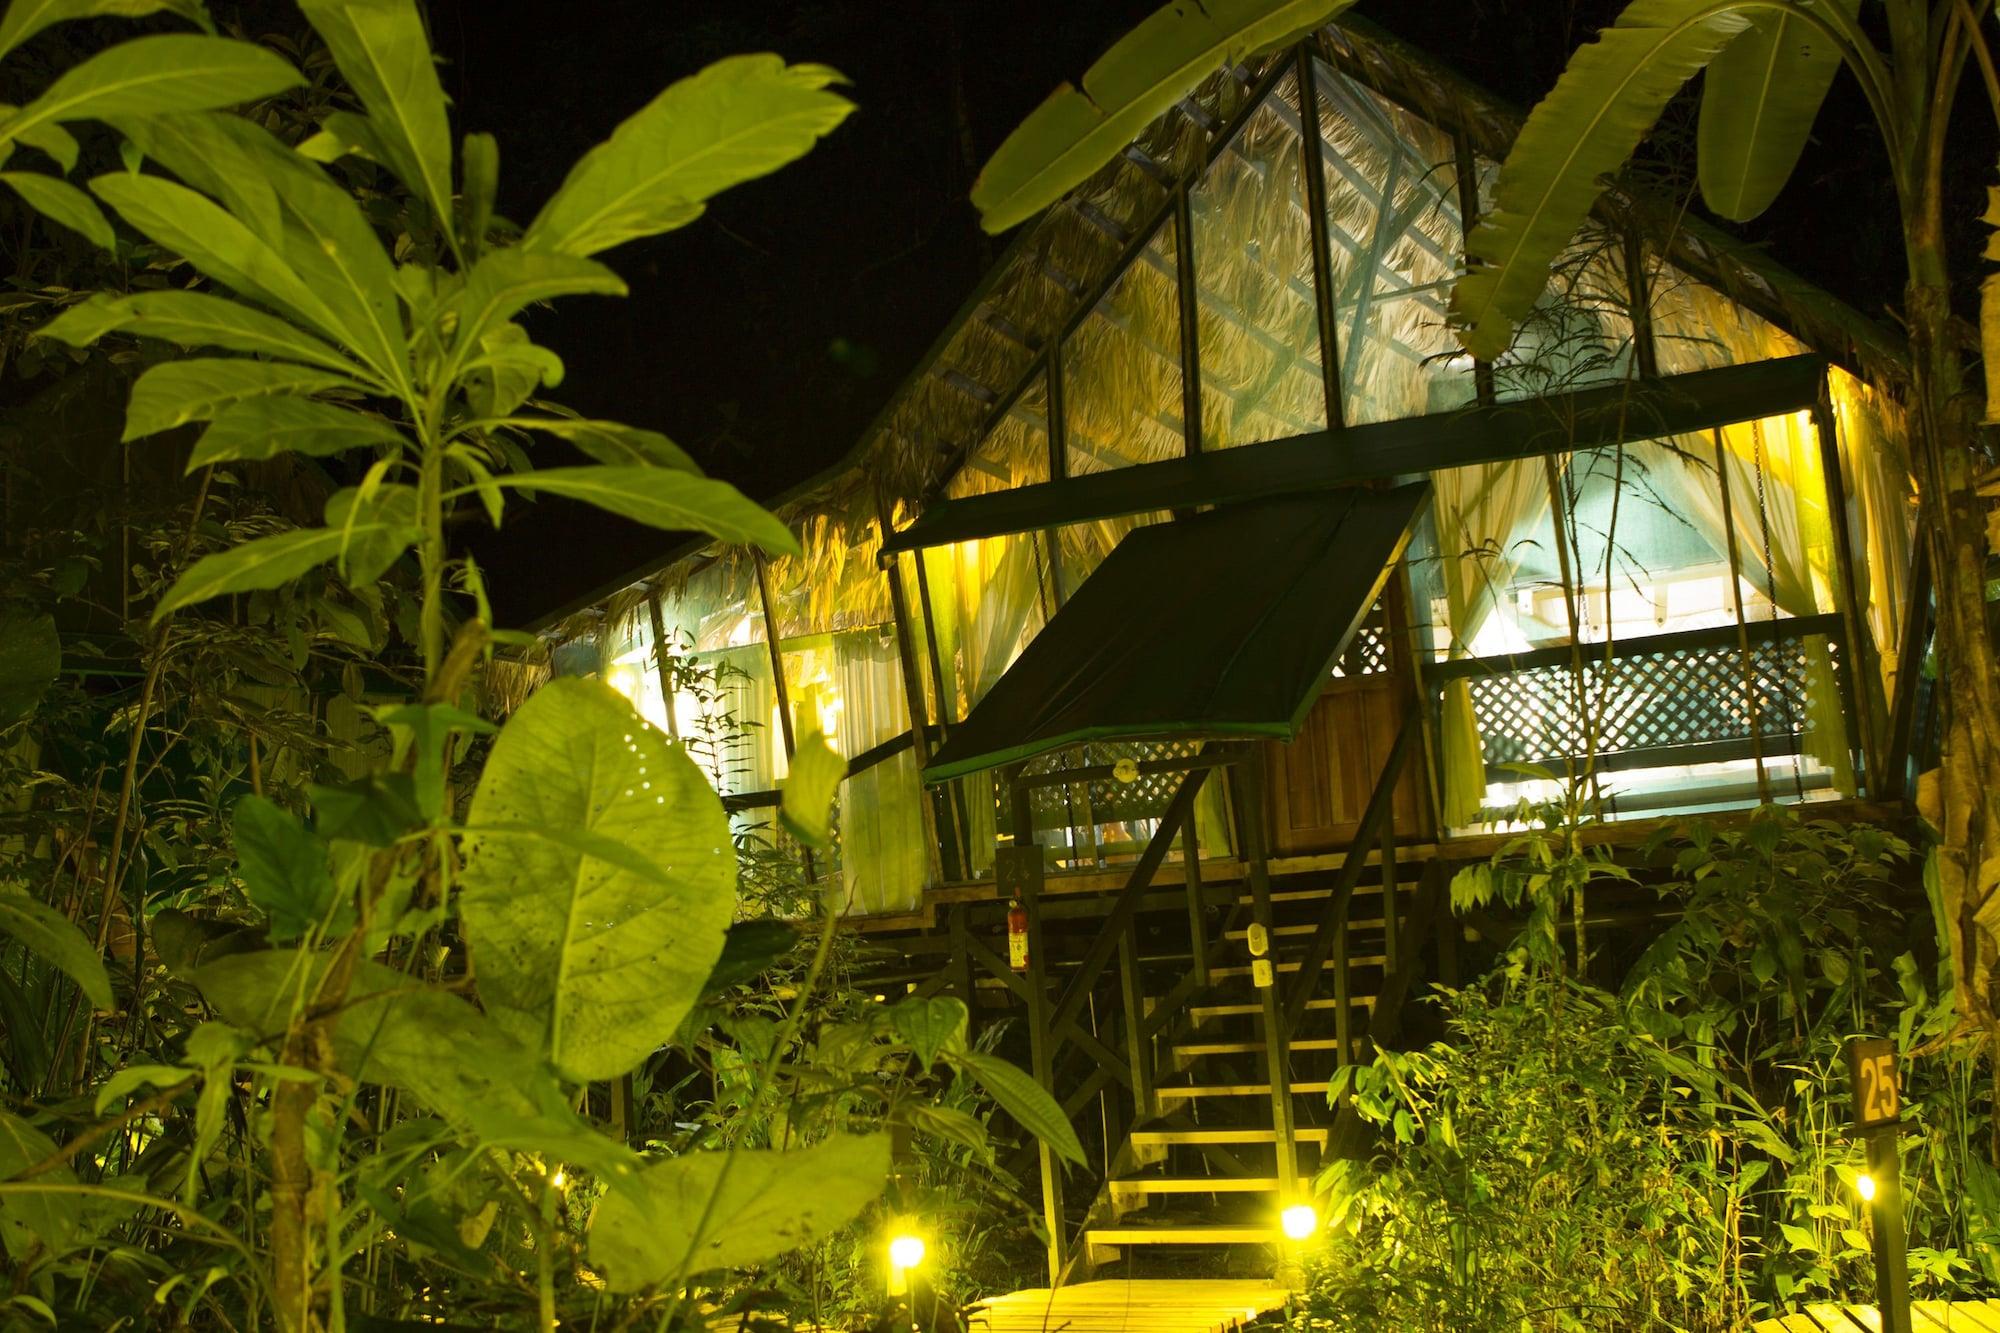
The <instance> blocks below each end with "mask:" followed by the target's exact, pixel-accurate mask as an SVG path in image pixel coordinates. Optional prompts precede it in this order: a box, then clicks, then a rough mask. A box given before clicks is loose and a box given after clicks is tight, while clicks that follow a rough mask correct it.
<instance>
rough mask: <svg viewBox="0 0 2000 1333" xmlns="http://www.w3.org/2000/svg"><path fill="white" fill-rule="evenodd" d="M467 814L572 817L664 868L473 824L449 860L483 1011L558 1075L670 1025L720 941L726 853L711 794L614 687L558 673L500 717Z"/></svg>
mask: <svg viewBox="0 0 2000 1333" xmlns="http://www.w3.org/2000/svg"><path fill="white" fill-rule="evenodd" d="M467 822H468V823H469V824H470V825H472V826H473V827H474V828H478V827H480V826H482V825H495V826H499V827H502V828H508V829H521V828H530V829H532V828H547V829H551V830H573V831H576V832H581V833H586V834H589V835H591V836H593V837H598V838H605V839H609V840H610V841H613V842H617V843H621V844H623V845H624V846H625V847H627V848H629V849H631V850H632V851H633V852H635V853H637V854H639V855H641V856H644V857H645V858H647V859H648V860H649V861H650V862H652V863H653V864H655V865H657V866H659V867H661V868H662V870H663V871H664V874H665V878H664V880H661V879H655V878H651V877H648V876H644V875H641V874H638V873H636V872H635V870H634V869H633V868H632V867H630V866H625V865H616V864H612V863H609V862H607V861H604V860H600V859H598V858H597V857H594V856H591V855H589V854H588V853H586V852H584V851H582V850H579V849H578V848H576V847H575V846H572V845H568V844H566V843H565V842H564V841H563V840H562V839H560V838H554V837H552V838H523V837H517V836H509V837H496V838H483V837H480V836H478V835H477V834H474V835H472V836H470V837H469V838H468V849H467V855H466V862H465V868H464V871H463V873H462V874H461V876H460V883H461V884H462V885H463V895H462V897H461V900H460V911H461V913H462V915H463V917H464V921H465V930H466V935H467V937H468V939H469V940H470V941H471V944H472V950H473V956H474V958H475V959H476V960H477V962H476V966H477V968H478V970H479V993H480V998H481V1000H482V1001H483V1002H484V1003H485V1005H486V1007H487V1011H488V1012H489V1013H491V1014H492V1015H493V1016H494V1018H495V1019H496V1020H497V1021H499V1022H500V1023H501V1024H502V1026H504V1027H506V1028H507V1029H508V1030H509V1031H510V1032H512V1033H514V1034H515V1035H516V1036H517V1037H519V1038H520V1039H521V1040H523V1041H524V1042H527V1043H528V1044H530V1045H532V1046H534V1047H535V1048H536V1049H537V1050H539V1051H541V1052H543V1053H544V1054H546V1055H547V1056H549V1058H550V1059H552V1060H553V1061H554V1063H555V1065H556V1067H557V1068H558V1069H560V1070H562V1071H563V1072H564V1073H565V1074H567V1075H568V1076H570V1077H571V1078H575V1079H605V1078H615V1077H617V1076H619V1075H621V1074H624V1073H626V1072H627V1071H629V1070H630V1069H632V1067H633V1066H635V1065H636V1064H638V1063H639V1061H641V1060H643V1059H644V1058H645V1057H646V1056H648V1055H650V1054H651V1053H652V1052H653V1051H654V1050H656V1049H658V1048H659V1046H660V1045H661V1044H663V1043H664V1042H666V1041H667V1040H668V1039H669V1038H670V1037H671V1036H672V1035H673V1032H674V1030H675V1028H677V1027H678V1026H679V1025H680V1021H681V1018H682V1017H683V1015H685V1014H686V1012H687V1010H688V1009H689V1007H690V1006H692V1005H693V1004H694V1002H695V1000H696V999H698V998H699V997H700V995H701V989H702V983H703V982H704V981H706V980H707V978H708V974H709V972H710V970H711V969H713V968H714V966H715V962H716V959H717V958H718V957H719V956H720V954H721V952H722V939H723V933H724V931H726V930H727V929H728V927H729V921H730V918H731V917H732V916H733V915H734V913H735V883H736V861H735V854H734V851H733V849H732V846H731V843H730V839H729V822H728V820H727V819H726V818H725V817H724V816H723V813H722V802H721V799H720V798H719V797H717V796H716V794H715V791H714V789H713V788H711V787H710V786H709V785H708V782H707V780H706V779H705V778H703V777H702V775H701V770H700V769H699V768H697V767H696V766H695V763H694V761H693V760H692V759H689V758H688V757H687V755H686V753H685V752H684V751H682V750H681V749H680V748H679V747H678V746H674V745H669V744H668V742H667V739H666V737H664V736H662V735H661V734H660V733H659V732H658V731H656V730H654V728H653V727H652V726H650V725H649V724H648V723H647V722H646V721H645V720H644V719H642V718H641V717H640V716H639V715H638V714H637V713H636V712H634V711H633V709H632V705H631V704H630V703H629V702H627V701H626V699H625V698H624V696H622V695H620V694H619V693H617V691H615V690H613V689H611V688H610V687H609V686H607V685H603V684H600V683H598V682H595V681H587V680H579V679H563V680H556V681H552V682H550V683H549V684H548V685H545V686H543V687H542V689H541V690H540V691H538V692H537V693H536V694H535V695H534V696H533V697H532V698H530V699H529V700H528V702H527V703H526V704H524V705H522V707H521V708H520V709H519V711H517V712H516V713H515V714H514V716H513V717H512V718H511V719H510V720H509V721H508V723H507V725H506V726H505V727H504V728H503V729H502V730H501V732H500V736H499V739H497V740H496V741H495V742H494V744H493V750H492V753H491V755H490V756H489V757H488V758H487V761H486V770H485V772H484V773H483V774H482V775H481V777H480V780H479V788H478V790H477V792H476V793H475V794H474V795H473V798H472V809H471V812H470V816H469V818H468V820H467Z"/></svg>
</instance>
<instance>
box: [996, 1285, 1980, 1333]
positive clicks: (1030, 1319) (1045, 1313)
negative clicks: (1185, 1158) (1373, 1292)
mask: <svg viewBox="0 0 2000 1333" xmlns="http://www.w3.org/2000/svg"><path fill="white" fill-rule="evenodd" d="M1289 1294H1290V1293H1289V1292H1287V1291H1286V1290H1285V1288H1283V1287H1282V1286H1280V1285H1278V1284H1277V1283H1275V1282H1264V1281H1254V1280H1253V1281H1241V1282H1237V1281H1207V1280H1200V1279H1193V1278H1186V1279H1176V1278H1166V1279H1161V1280H1158V1281H1122V1280H1119V1279H1115V1278H1114V1279H1110V1280H1107V1281H1103V1282H1079V1283H1077V1284H1076V1285H1074V1286H1069V1287H1063V1288H1061V1289H1060V1290H1057V1291H1050V1290H1049V1289H1048V1288H1047V1287H1032V1288H1030V1289H1028V1290H1027V1291H1017V1292H1015V1293H1013V1294H1012V1295H1010V1296H993V1297H989V1298H988V1299H986V1300H983V1301H980V1302H979V1303H978V1307H977V1308H975V1309H974V1310H973V1311H972V1314H971V1317H970V1319H969V1320H968V1323H969V1324H970V1325H971V1333H1230V1330H1233V1329H1237V1328H1241V1327H1242V1326H1243V1325H1244V1324H1247V1323H1249V1322H1250V1321H1251V1320H1253V1319H1255V1318H1256V1317H1257V1316H1258V1315H1261V1314H1268V1313H1269V1312H1270V1311H1272V1310H1280V1309H1283V1308H1284V1305H1285V1299H1286V1297H1287V1296H1288V1295H1289ZM1981 1333H1985V1331H1984V1330H1982V1331H1981Z"/></svg>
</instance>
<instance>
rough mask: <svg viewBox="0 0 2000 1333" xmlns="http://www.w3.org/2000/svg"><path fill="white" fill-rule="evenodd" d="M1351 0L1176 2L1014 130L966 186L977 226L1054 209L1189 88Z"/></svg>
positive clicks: (1009, 222)
mask: <svg viewBox="0 0 2000 1333" xmlns="http://www.w3.org/2000/svg"><path fill="white" fill-rule="evenodd" d="M1353 3H1354V0H1207V3H1205V4H1193V5H1191V4H1187V3H1184V0H1174V2H1173V3H1171V4H1168V5H1167V6H1165V7H1164V8H1162V9H1159V10H1156V11H1155V12H1154V13H1153V14H1151V15H1150V16H1149V17H1148V18H1147V19H1146V21H1145V22H1143V23H1141V24H1140V25H1139V26H1138V27H1136V28H1134V29H1133V30H1132V31H1131V32H1129V33H1127V34H1126V35H1125V36H1124V37H1122V38H1120V39H1119V41H1118V44H1117V45H1115V46H1113V47H1112V48H1111V49H1110V50H1109V51H1106V52H1105V53H1104V54H1103V55H1102V56H1100V57H1098V60H1097V63H1096V64H1094V65H1092V66H1091V67H1090V68H1089V70H1087V71H1086V72H1085V73H1084V76H1083V88H1082V90H1081V91H1079V90H1078V89H1076V88H1074V87H1072V86H1071V85H1069V84H1067V83H1065V84H1064V85H1063V86H1062V87H1060V88H1058V89H1056V90H1055V92H1053V93H1051V94H1049V97H1048V100H1047V101H1045V102H1043V103H1042V104H1041V105H1040V106H1038V107H1036V108H1035V110H1034V112H1033V113H1032V114H1031V115H1030V116H1029V117H1028V118H1027V119H1026V120H1024V121H1022V122H1021V124H1020V125H1019V126H1018V127H1016V129H1015V130H1014V132H1013V133H1012V134H1010V135H1008V136H1007V138H1006V141H1005V142H1003V143H1002V144H1001V145H1000V148H999V150H998V151H997V152H995V153H994V154H993V156H992V157H991V158H990V159H988V160H987V163H986V165H985V167H984V168H982V169H981V170H980V173H979V179H978V180H977V181H975V182H974V183H973V186H972V203H973V206H974V207H976V208H978V210H979V223H980V225H981V226H983V227H984V228H986V230H987V231H989V232H997V231H1005V230H1006V229H1007V228H1009V227H1011V226H1014V225H1015V224H1016V223H1019V222H1025V221H1027V220H1028V219H1029V218H1031V217H1033V216H1034V215H1035V214H1037V213H1039V212H1041V211H1042V210H1043V209H1044V208H1047V207H1048V206H1049V205H1050V204H1053V203H1054V202H1055V201H1056V200H1058V199H1060V198H1062V197H1063V195H1065V194H1067V193H1068V192H1069V191H1070V190H1071V189H1073V188H1075V187H1076V186H1078V185H1081V184H1082V183H1083V182H1084V181H1085V180H1088V179H1089V178H1090V176H1091V174H1092V173H1093V172H1095V171H1096V170H1097V169H1098V168H1099V167H1101V166H1103V165H1104V164H1105V163H1106V162H1109V161H1110V160H1111V159H1112V158H1114V157H1116V156H1117V155H1118V154H1119V153H1121V152H1123V151H1124V149H1125V145H1127V144H1129V143H1131V142H1132V140H1134V139H1136V138H1137V137H1138V136H1139V132H1140V131H1141V130H1143V129H1145V128H1146V126H1147V125H1149V124H1150V123H1152V121H1153V120H1154V119H1155V118H1157V117H1159V116H1161V115H1164V114H1165V113H1166V111H1167V109H1168V108H1169V107H1171V106H1173V104H1174V103H1176V102H1178V101H1180V100H1181V99H1182V98H1183V97H1186V96H1187V95H1188V93H1189V92H1190V91H1192V90H1193V89H1194V87H1195V85H1197V84H1199V83H1200V82H1201V81H1202V80H1203V79H1205V78H1207V77H1208V76H1209V75H1210V74H1213V73H1214V72H1215V71H1216V70H1218V69H1221V68H1222V67H1223V66H1225V65H1233V64H1235V63H1237V62H1238V61H1241V60H1242V59H1244V58H1245V57H1246V56H1248V55H1251V54H1252V53H1254V52H1257V51H1260V50H1265V49H1268V48H1270V47H1273V46H1277V45H1279V44H1280V43H1283V42H1285V41H1287V40H1288V39H1290V38H1292V37H1296V36H1298V35H1299V34H1300V33H1303V32H1305V31H1307V30H1308V29H1311V28H1316V27H1318V26H1319V25H1321V24H1323V23H1325V22H1326V21H1327V20H1328V19H1330V18H1332V17H1333V16H1334V15H1335V14H1338V13H1339V12H1340V11H1342V10H1343V9H1346V8H1347V7H1348V6H1349V5H1351V4H1353Z"/></svg>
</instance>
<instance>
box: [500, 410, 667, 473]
mask: <svg viewBox="0 0 2000 1333" xmlns="http://www.w3.org/2000/svg"><path fill="white" fill-rule="evenodd" d="M506 424H507V425H509V426H518V427H520V428H521V429H523V430H533V431H540V432H541V433H542V434H544V435H553V436H555V437H556V438H557V439H560V440H568V441H569V442H570V443H571V444H573V445H575V446H576V447H577V448H578V449H581V450H582V451H583V452H584V453H586V454H589V455H590V456H591V457H592V458H594V459H596V460H597V461H598V462H600V463H609V464H612V465H614V466H622V465H627V464H636V465H639V466H642V467H664V468H674V469H676V470H678V471H681V472H692V473H694V474H695V475H697V476H699V475H700V474H701V468H700V466H699V465H698V464H696V462H695V461H694V459H693V458H691V457H689V456H688V452H687V450H685V449H683V448H681V447H680V446H679V445H678V444H675V443H674V442H673V441H672V440H670V439H668V438H667V437H666V436H664V435H662V434H660V433H659V432H658V431H656V430H641V429H639V428H638V427H637V426H626V425H621V424H620V423H618V422H616V421H593V420H589V419H586V418H583V417H510V418H508V419H507V421H506Z"/></svg>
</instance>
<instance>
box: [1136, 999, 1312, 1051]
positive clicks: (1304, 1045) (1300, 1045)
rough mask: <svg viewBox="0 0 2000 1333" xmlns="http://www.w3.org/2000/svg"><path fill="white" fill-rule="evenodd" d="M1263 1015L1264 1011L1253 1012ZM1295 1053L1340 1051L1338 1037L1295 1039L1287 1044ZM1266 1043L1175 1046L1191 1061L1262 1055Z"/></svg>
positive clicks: (1196, 1043)
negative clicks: (1205, 1058)
mask: <svg viewBox="0 0 2000 1333" xmlns="http://www.w3.org/2000/svg"><path fill="white" fill-rule="evenodd" d="M1252 1012H1254V1013H1262V1012H1264V1011H1263V1009H1262V1008H1261V1007H1260V1008H1257V1009H1254V1010H1252ZM1286 1045H1287V1046H1289V1047H1290V1048H1291V1049H1292V1050H1295V1051H1337V1050H1339V1049H1340V1039H1339V1038H1338V1037H1294V1038H1292V1039H1291V1041H1289V1042H1287V1043H1286ZM1263 1053H1264V1043H1263V1042H1261V1041H1184V1042H1176V1043H1175V1044H1174V1054H1175V1055H1179V1056H1184V1057H1186V1058H1187V1059H1190V1060H1198V1059H1200V1058H1201V1057H1202V1056H1204V1055H1262V1054H1263Z"/></svg>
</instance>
